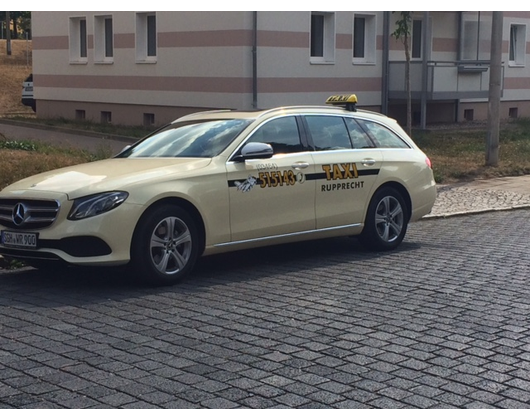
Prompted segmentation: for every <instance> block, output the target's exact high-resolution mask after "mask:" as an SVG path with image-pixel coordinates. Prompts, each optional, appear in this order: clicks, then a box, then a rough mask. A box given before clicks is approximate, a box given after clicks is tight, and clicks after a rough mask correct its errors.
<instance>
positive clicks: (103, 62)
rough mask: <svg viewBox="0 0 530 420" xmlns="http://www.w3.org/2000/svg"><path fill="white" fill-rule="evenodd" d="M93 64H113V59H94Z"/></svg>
mask: <svg viewBox="0 0 530 420" xmlns="http://www.w3.org/2000/svg"><path fill="white" fill-rule="evenodd" d="M94 64H103V65H105V64H114V60H101V61H94Z"/></svg>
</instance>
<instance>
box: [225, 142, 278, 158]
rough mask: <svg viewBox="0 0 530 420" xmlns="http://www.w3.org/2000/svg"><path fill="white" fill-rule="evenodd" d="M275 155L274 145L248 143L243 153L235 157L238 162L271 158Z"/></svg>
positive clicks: (242, 150)
mask: <svg viewBox="0 0 530 420" xmlns="http://www.w3.org/2000/svg"><path fill="white" fill-rule="evenodd" d="M273 155H274V150H273V149H272V146H271V145H270V144H267V143H247V144H245V145H244V146H243V148H242V149H241V153H240V154H239V155H237V156H235V157H234V160H235V161H236V162H244V161H245V160H247V159H270V158H271V157H272V156H273Z"/></svg>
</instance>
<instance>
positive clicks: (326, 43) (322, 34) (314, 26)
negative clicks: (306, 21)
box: [310, 12, 335, 63]
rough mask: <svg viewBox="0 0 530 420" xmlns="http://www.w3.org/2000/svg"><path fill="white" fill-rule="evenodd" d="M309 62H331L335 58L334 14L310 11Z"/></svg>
mask: <svg viewBox="0 0 530 420" xmlns="http://www.w3.org/2000/svg"><path fill="white" fill-rule="evenodd" d="M310 38H311V47H310V48H311V62H312V63H332V62H333V61H334V60H335V14H334V13H332V12H311V36H310Z"/></svg>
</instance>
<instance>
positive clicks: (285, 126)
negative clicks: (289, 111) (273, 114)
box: [247, 117, 304, 154]
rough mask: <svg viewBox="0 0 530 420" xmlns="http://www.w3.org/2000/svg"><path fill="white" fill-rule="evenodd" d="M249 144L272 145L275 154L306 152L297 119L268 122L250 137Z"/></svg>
mask: <svg viewBox="0 0 530 420" xmlns="http://www.w3.org/2000/svg"><path fill="white" fill-rule="evenodd" d="M249 142H252V143H267V144H270V145H271V146H272V149H273V150H274V154H279V153H296V152H302V151H304V147H303V146H302V143H301V142H300V133H299V132H298V123H297V122H296V118H295V117H281V118H276V119H274V120H272V121H268V122H266V123H265V124H263V125H262V126H261V127H260V128H258V129H257V130H256V131H255V132H254V133H253V134H252V135H251V136H250V137H249V139H248V140H247V143H249Z"/></svg>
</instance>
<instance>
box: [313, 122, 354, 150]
mask: <svg viewBox="0 0 530 420" xmlns="http://www.w3.org/2000/svg"><path fill="white" fill-rule="evenodd" d="M305 120H306V121H307V126H308V128H309V133H310V134H311V139H312V140H313V145H314V146H315V150H317V151H319V150H339V149H351V142H350V136H349V135H348V130H347V129H346V124H345V123H344V120H343V119H342V117H332V116H317V115H310V116H306V117H305Z"/></svg>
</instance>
